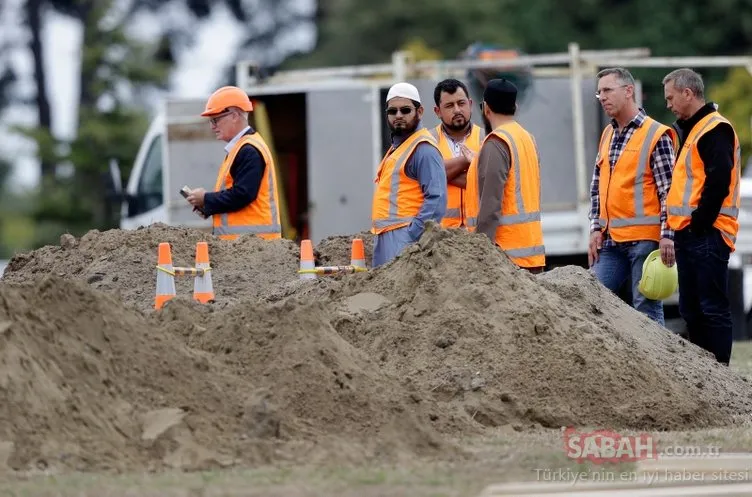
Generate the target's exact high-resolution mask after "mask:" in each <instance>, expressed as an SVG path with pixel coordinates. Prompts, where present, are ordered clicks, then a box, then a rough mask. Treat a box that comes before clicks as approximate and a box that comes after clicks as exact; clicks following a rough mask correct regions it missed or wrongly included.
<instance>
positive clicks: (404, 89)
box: [386, 83, 420, 103]
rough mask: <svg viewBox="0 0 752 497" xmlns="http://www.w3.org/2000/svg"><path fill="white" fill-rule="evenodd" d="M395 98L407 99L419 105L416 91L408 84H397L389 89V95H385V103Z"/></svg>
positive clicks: (418, 95)
mask: <svg viewBox="0 0 752 497" xmlns="http://www.w3.org/2000/svg"><path fill="white" fill-rule="evenodd" d="M395 97H402V98H409V99H410V100H415V101H416V102H418V103H420V94H419V93H418V89H417V88H416V87H414V86H413V85H411V84H410V83H397V84H395V85H394V86H392V87H391V88H389V93H387V94H386V101H387V102H389V101H390V100H391V99H393V98H395Z"/></svg>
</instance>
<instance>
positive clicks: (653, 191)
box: [596, 117, 675, 242]
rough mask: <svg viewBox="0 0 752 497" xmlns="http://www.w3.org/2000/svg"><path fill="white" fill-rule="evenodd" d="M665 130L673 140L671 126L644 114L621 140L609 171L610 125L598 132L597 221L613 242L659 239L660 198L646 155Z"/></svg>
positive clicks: (611, 131) (648, 156)
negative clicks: (624, 141)
mask: <svg viewBox="0 0 752 497" xmlns="http://www.w3.org/2000/svg"><path fill="white" fill-rule="evenodd" d="M666 131H668V132H669V134H670V136H671V137H672V140H674V142H675V133H674V130H672V129H671V128H669V127H668V126H665V125H663V124H661V123H659V122H658V121H656V120H655V119H652V118H650V117H646V118H645V121H643V123H642V125H641V126H640V127H638V128H636V129H635V130H634V131H633V132H632V135H631V136H630V137H629V141H627V143H625V144H624V149H623V150H622V152H621V155H620V156H619V159H618V160H617V161H616V164H615V165H614V168H613V171H612V170H611V163H610V162H609V151H610V148H611V140H612V138H613V135H614V127H613V126H611V125H608V126H606V128H605V129H604V130H603V133H602V134H601V142H600V147H599V160H598V163H597V164H596V167H598V168H600V183H599V185H598V196H599V199H600V214H599V222H600V225H601V229H602V230H603V231H606V230H608V232H609V234H610V236H611V238H613V239H614V240H615V241H617V242H627V241H630V242H631V241H639V240H654V241H656V242H658V241H660V240H661V201H660V198H659V197H658V187H657V185H656V183H655V177H654V176H653V170H652V168H651V167H650V157H651V155H652V153H653V151H654V150H655V146H656V144H657V143H658V140H660V138H661V136H663V134H664V133H665V132H666Z"/></svg>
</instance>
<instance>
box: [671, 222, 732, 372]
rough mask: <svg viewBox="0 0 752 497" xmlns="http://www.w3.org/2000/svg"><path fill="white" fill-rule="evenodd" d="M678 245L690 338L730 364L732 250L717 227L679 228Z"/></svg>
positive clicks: (682, 300)
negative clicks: (695, 230)
mask: <svg viewBox="0 0 752 497" xmlns="http://www.w3.org/2000/svg"><path fill="white" fill-rule="evenodd" d="M674 247H675V250H676V264H677V269H678V270H679V312H680V313H681V316H682V318H684V321H686V322H687V332H688V333H689V341H690V342H692V343H694V344H695V345H697V346H698V347H702V348H703V349H705V350H707V351H709V352H710V353H712V354H713V355H715V358H716V360H717V361H718V362H720V363H722V364H726V365H728V363H729V360H730V359H731V346H732V341H733V327H732V324H731V305H730V303H729V298H728V261H729V254H730V253H731V250H730V248H729V246H728V245H726V244H725V243H724V241H723V238H722V235H721V233H720V231H718V230H717V229H715V228H713V229H711V231H710V232H708V233H703V234H699V235H698V234H694V233H691V232H690V231H689V230H688V229H683V230H681V231H677V232H676V235H675V238H674Z"/></svg>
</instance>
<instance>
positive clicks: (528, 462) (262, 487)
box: [0, 342, 752, 497]
mask: <svg viewBox="0 0 752 497" xmlns="http://www.w3.org/2000/svg"><path fill="white" fill-rule="evenodd" d="M731 367H732V368H734V369H736V370H738V371H740V372H741V373H743V374H746V375H748V376H750V377H751V378H752V342H742V343H736V344H735V345H734V353H733V357H732V366H731ZM656 438H657V439H658V442H659V444H671V445H677V446H682V447H686V446H707V445H713V446H715V447H720V449H721V450H722V451H724V452H752V432H750V431H749V430H744V429H741V428H737V429H726V430H724V429H716V430H705V431H695V432H671V433H661V434H657V435H656ZM462 443H463V445H465V446H466V447H468V448H469V449H470V450H472V451H473V452H475V453H476V454H477V457H476V458H475V461H474V462H473V463H466V462H465V463H460V462H456V463H446V462H442V463H438V462H437V463H430V462H425V461H421V462H420V463H416V464H414V465H411V466H409V467H400V468H397V467H368V468H363V467H351V468H346V467H316V468H314V467H289V468H288V467H275V468H256V469H252V470H250V469H249V470H226V471H217V472H207V473H161V474H128V475H97V474H66V475H62V476H35V477H31V478H27V479H23V480H19V479H17V478H8V479H3V480H0V495H2V496H6V495H7V496H14V497H15V496H17V497H21V496H41V497H52V496H65V497H69V496H70V497H73V496H76V497H131V496H134V497H135V496H139V497H157V496H159V497H170V496H172V497H241V496H243V497H246V496H248V497H250V496H254V497H256V496H258V497H260V496H265V497H283V496H284V497H304V496H305V497H307V496H314V495H316V496H319V495H326V496H334V495H338V496H345V497H356V496H357V497H376V496H379V497H380V496H384V497H387V496H389V497H397V496H410V497H438V496H458V497H459V496H463V497H465V496H475V495H478V494H479V493H480V492H481V490H482V489H483V488H485V487H486V486H487V485H489V484H493V483H501V482H509V481H516V480H532V481H536V480H543V479H545V475H546V474H547V473H545V472H544V471H543V470H554V471H555V470H557V469H559V468H568V469H572V470H576V471H587V470H597V468H595V467H590V466H586V465H578V464H577V463H576V462H574V461H572V460H569V459H567V458H566V456H565V455H564V452H563V450H562V439H561V434H560V433H559V432H558V431H542V432H535V433H518V432H515V431H514V430H512V429H505V428H500V429H499V430H498V431H497V432H496V433H494V434H493V435H490V436H487V437H485V438H483V439H477V440H464V441H462ZM631 469H632V467H631V466H630V465H628V464H625V465H621V466H619V467H618V468H612V470H614V471H629V470H631Z"/></svg>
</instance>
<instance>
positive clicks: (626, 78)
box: [595, 67, 635, 86]
mask: <svg viewBox="0 0 752 497" xmlns="http://www.w3.org/2000/svg"><path fill="white" fill-rule="evenodd" d="M610 74H615V75H616V77H617V78H618V79H619V81H621V84H623V85H632V86H635V80H634V77H633V76H632V73H631V72H629V71H628V70H626V69H624V68H623V67H609V68H607V69H603V70H602V71H600V72H599V73H598V74H596V76H595V77H596V78H598V79H601V78H603V77H604V76H608V75H610Z"/></svg>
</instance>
